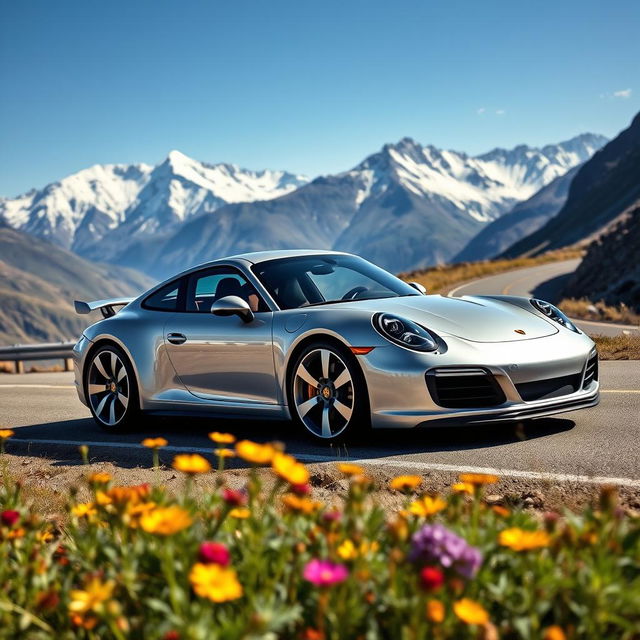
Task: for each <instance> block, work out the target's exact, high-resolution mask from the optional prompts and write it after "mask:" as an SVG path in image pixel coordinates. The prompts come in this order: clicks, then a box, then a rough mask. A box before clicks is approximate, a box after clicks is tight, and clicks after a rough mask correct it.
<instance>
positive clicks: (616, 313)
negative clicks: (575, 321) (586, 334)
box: [558, 298, 640, 325]
mask: <svg viewBox="0 0 640 640" xmlns="http://www.w3.org/2000/svg"><path fill="white" fill-rule="evenodd" d="M558 306H559V307H560V308H561V309H562V310H563V311H564V312H565V313H566V314H567V315H568V316H569V317H571V318H581V319H582V320H600V321H604V322H618V323H621V324H634V325H640V314H638V313H636V312H634V311H633V310H632V309H629V307H627V305H625V304H620V305H618V306H611V305H607V304H605V303H604V302H602V301H600V302H592V301H591V300H589V299H587V298H564V299H563V300H562V301H561V302H560V304H559V305H558Z"/></svg>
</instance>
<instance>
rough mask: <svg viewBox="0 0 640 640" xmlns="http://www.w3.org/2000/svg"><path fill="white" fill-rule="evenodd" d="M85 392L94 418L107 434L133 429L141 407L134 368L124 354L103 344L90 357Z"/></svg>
mask: <svg viewBox="0 0 640 640" xmlns="http://www.w3.org/2000/svg"><path fill="white" fill-rule="evenodd" d="M85 391H86V397H87V399H88V401H89V410H90V411H91V415H92V416H93V419H94V420H95V421H96V422H97V423H98V425H100V426H101V427H102V428H103V429H105V430H107V431H119V430H125V429H128V428H130V427H132V426H134V422H135V420H136V419H137V418H138V417H139V413H140V408H139V402H138V393H137V391H136V385H135V378H134V373H133V368H132V367H131V364H130V363H129V359H128V358H127V356H126V355H125V354H124V352H123V351H122V350H121V349H119V348H118V347H116V346H115V345H105V346H103V347H100V348H99V349H97V350H96V351H95V352H94V353H93V354H91V357H90V361H89V364H88V366H87V368H86V373H85Z"/></svg>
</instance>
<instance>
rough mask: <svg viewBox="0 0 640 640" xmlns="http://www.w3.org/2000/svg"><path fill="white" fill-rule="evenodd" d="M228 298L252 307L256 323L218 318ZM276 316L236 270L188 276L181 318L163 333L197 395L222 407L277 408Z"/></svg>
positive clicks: (176, 363)
mask: <svg viewBox="0 0 640 640" xmlns="http://www.w3.org/2000/svg"><path fill="white" fill-rule="evenodd" d="M226 295H238V296H240V297H242V298H244V299H245V300H246V301H247V302H249V303H250V306H252V307H253V310H254V319H253V320H252V321H251V322H245V321H244V320H242V318H240V317H238V316H236V315H232V316H215V315H213V314H212V313H211V311H210V309H211V305H212V303H213V302H214V301H215V300H218V299H219V298H221V297H224V296H226ZM272 323H273V312H272V311H270V310H269V308H268V307H267V305H266V304H265V303H264V301H262V300H261V299H260V297H259V296H258V294H257V292H256V291H255V289H253V287H252V286H251V285H250V283H249V282H248V281H247V278H246V277H245V276H244V274H242V273H241V272H240V271H239V270H238V269H236V268H235V267H231V266H217V267H210V268H207V269H203V270H201V271H197V272H194V273H192V274H190V275H189V276H187V281H186V287H185V294H184V302H183V304H182V308H181V312H179V313H172V314H171V315H170V317H169V318H168V319H167V322H166V323H165V327H164V337H165V346H166V349H167V353H168V354H169V358H170V360H171V362H172V364H173V366H174V368H175V370H176V373H177V374H178V376H179V377H180V380H181V381H182V383H183V384H184V386H185V387H186V388H187V389H188V390H189V391H190V392H191V393H193V394H194V395H196V396H199V397H201V398H206V399H210V400H215V401H219V402H235V403H238V402H240V403H248V404H277V401H278V399H277V392H276V389H277V385H276V377H275V368H274V360H273V340H272Z"/></svg>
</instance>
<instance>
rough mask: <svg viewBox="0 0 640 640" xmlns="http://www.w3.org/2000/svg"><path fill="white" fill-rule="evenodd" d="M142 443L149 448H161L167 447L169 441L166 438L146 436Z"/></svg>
mask: <svg viewBox="0 0 640 640" xmlns="http://www.w3.org/2000/svg"><path fill="white" fill-rule="evenodd" d="M140 444H141V445H142V446H143V447H147V449H160V447H166V446H167V445H168V444H169V443H168V442H167V440H165V439H164V438H145V439H144V440H143V441H142V442H141V443H140Z"/></svg>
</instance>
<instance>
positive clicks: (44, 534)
mask: <svg viewBox="0 0 640 640" xmlns="http://www.w3.org/2000/svg"><path fill="white" fill-rule="evenodd" d="M53 538H54V536H53V533H51V531H46V530H45V531H38V533H37V534H36V539H37V540H38V542H42V543H43V544H47V542H51V541H52V540H53Z"/></svg>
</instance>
